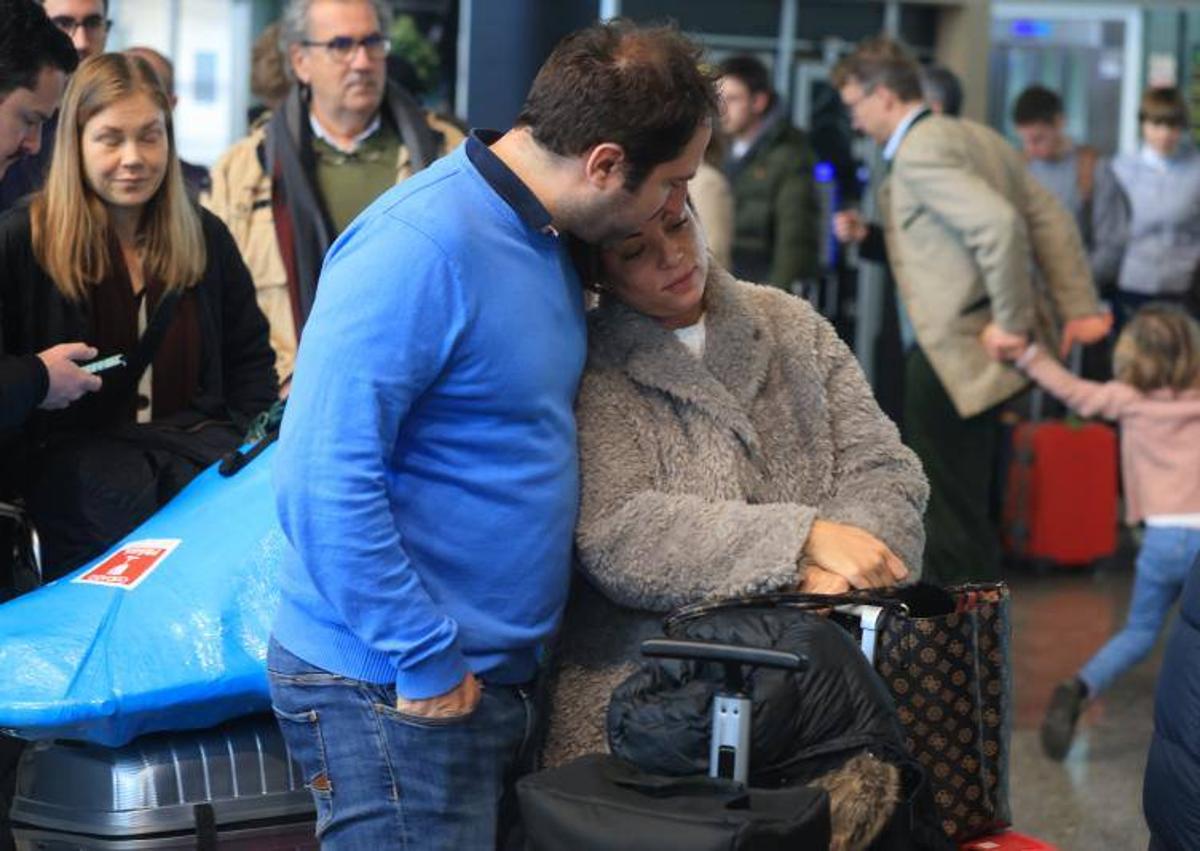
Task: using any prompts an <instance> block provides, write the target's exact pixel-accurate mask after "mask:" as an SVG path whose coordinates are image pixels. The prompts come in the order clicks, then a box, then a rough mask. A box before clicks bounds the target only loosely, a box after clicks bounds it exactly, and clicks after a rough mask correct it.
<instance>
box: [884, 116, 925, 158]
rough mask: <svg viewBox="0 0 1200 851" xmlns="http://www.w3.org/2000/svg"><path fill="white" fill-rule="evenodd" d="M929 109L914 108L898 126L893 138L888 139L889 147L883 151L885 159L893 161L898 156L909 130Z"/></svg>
mask: <svg viewBox="0 0 1200 851" xmlns="http://www.w3.org/2000/svg"><path fill="white" fill-rule="evenodd" d="M928 109H929V107H927V106H925V104H921V105H920V106H914V107H913V108H912V111H911V112H909V113H908V115H906V116H904V119H903V120H902V121H901V122H900V123H899V124H898V125H897V126H896V129H895V130H893V131H892V135H891V138H889V139H888V142H887V145H886V146H885V147H884V149H883V158H884V159H885V160H888V161H891V159H892V158H893V157H895V156H896V151H897V150H899V148H900V143H901V142H903V141H904V137H905V136H907V135H908V128H910V127H912V125H913V122H914V121H916V120H917V118H918V117H919V116H920V115H921V114H922V113H924V112H926V111H928Z"/></svg>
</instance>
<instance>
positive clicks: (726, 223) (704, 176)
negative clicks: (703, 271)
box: [688, 161, 733, 269]
mask: <svg viewBox="0 0 1200 851" xmlns="http://www.w3.org/2000/svg"><path fill="white" fill-rule="evenodd" d="M688 194H689V195H690V196H691V199H692V206H694V207H695V208H696V217H697V218H698V219H699V220H700V226H701V227H702V228H704V238H705V240H706V241H707V243H708V250H709V251H710V252H711V253H712V256H713V258H714V259H715V260H716V261H717V263H719V264H720V265H721V267H722V268H724V269H728V268H730V267H731V266H732V265H733V187H731V186H730V185H729V180H728V179H727V178H726V177H725V175H723V174H722V173H721V172H720V170H719V169H717V168H716V167H715V166H712V165H709V164H708V163H707V162H704V161H701V163H700V167H699V168H698V169H697V170H696V176H695V177H693V178H692V179H691V180H690V181H689V182H688Z"/></svg>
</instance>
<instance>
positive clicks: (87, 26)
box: [50, 15, 112, 38]
mask: <svg viewBox="0 0 1200 851" xmlns="http://www.w3.org/2000/svg"><path fill="white" fill-rule="evenodd" d="M50 21H51V22H52V23H53V24H54V26H56V27H58V28H59V29H60V30H62V31H63V32H65V33H66V34H67V37H68V38H74V37H75V30H77V29H79V28H80V27H83V29H84V32H86V33H88V35H96V34H97V33H99V32H100V31H102V30H106V29H108V28H109V27H110V26H111V25H112V21H110V20H108V18H106V17H104V16H103V15H88V16H87V17H86V18H84V19H83V20H82V21H81V20H79V19H78V18H72V17H71V16H70V15H56V16H55V17H53V18H51V19H50Z"/></svg>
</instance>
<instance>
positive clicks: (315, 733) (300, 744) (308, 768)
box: [272, 706, 333, 836]
mask: <svg viewBox="0 0 1200 851" xmlns="http://www.w3.org/2000/svg"><path fill="white" fill-rule="evenodd" d="M272 711H273V712H274V713H275V720H276V721H277V722H278V723H279V729H280V730H281V731H282V733H283V740H284V742H286V743H287V747H288V752H289V753H290V754H291V757H292V759H294V760H295V761H296V762H297V764H299V766H300V771H301V773H302V774H303V776H304V787H305V788H306V789H308V791H309V792H311V793H312V796H313V803H314V804H315V805H316V808H317V835H318V836H320V834H321V831H322V830H324V828H325V827H326V825H328V824H329V820H330V819H332V818H333V780H332V778H330V776H329V768H328V766H327V764H326V761H325V739H324V737H323V736H322V735H321V724H320V719H319V717H318V715H317V711H316V710H315V709H310V710H308V711H306V712H287V711H285V710H283V709H280V708H279V707H277V706H273V707H272Z"/></svg>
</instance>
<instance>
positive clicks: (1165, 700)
mask: <svg viewBox="0 0 1200 851" xmlns="http://www.w3.org/2000/svg"><path fill="white" fill-rule="evenodd" d="M1142 807H1143V809H1144V810H1145V811H1146V823H1147V824H1148V825H1150V833H1151V835H1152V836H1153V838H1154V843H1155V845H1154V847H1155V848H1162V849H1163V851H1190V849H1194V848H1196V843H1197V841H1200V840H1198V839H1197V838H1198V837H1200V559H1198V560H1197V561H1196V563H1195V564H1194V565H1192V572H1191V576H1190V577H1189V578H1188V581H1187V584H1186V585H1185V586H1184V588H1183V596H1182V598H1181V601H1180V605H1179V620H1178V621H1177V622H1176V624H1175V627H1174V629H1173V630H1172V632H1171V637H1170V639H1168V641H1167V652H1166V656H1165V658H1164V659H1163V666H1162V670H1161V671H1160V672H1159V675H1158V692H1157V694H1156V695H1155V698H1154V738H1153V739H1152V740H1151V742H1150V756H1149V759H1148V760H1147V762H1146V780H1145V785H1144V787H1143V789H1142Z"/></svg>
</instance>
